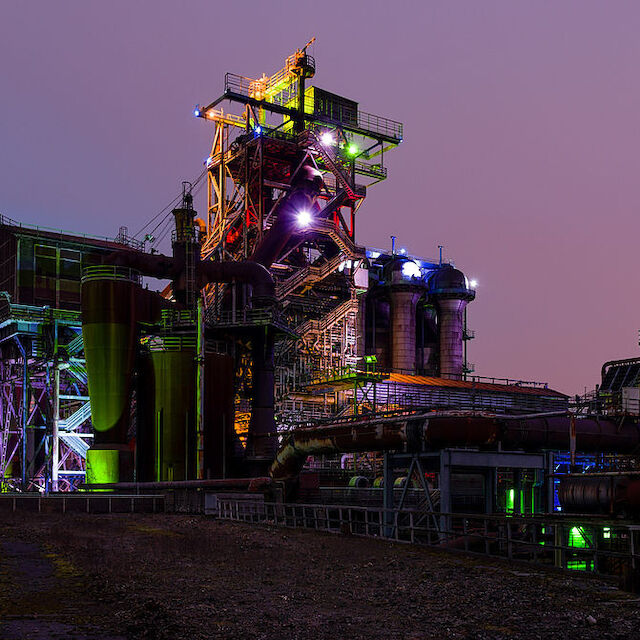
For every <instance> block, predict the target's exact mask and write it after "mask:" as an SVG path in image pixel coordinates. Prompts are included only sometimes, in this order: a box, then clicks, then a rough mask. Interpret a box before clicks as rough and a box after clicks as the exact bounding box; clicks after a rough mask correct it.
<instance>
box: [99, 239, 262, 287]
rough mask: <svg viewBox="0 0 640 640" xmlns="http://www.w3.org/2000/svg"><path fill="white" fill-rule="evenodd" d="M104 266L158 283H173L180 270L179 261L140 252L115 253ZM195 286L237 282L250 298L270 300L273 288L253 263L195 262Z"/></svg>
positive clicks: (259, 268) (258, 265)
mask: <svg viewBox="0 0 640 640" xmlns="http://www.w3.org/2000/svg"><path fill="white" fill-rule="evenodd" d="M106 262H107V263H108V264H114V265H117V266H125V267H130V268H131V269H135V270H136V271H139V272H140V273H141V274H142V275H144V276H149V277H152V278H159V279H166V278H169V279H174V278H176V277H177V276H178V275H179V272H180V271H181V270H182V266H183V265H182V264H181V262H180V261H177V260H175V259H174V258H170V257H169V256H165V255H162V254H156V255H152V254H149V253H142V252H141V251H127V250H124V251H116V252H114V253H112V254H111V255H110V256H109V257H108V258H107V259H106ZM196 271H197V272H198V276H199V278H198V280H199V281H198V286H199V288H200V289H201V288H202V287H204V286H205V285H207V284H209V283H210V282H231V281H232V280H237V281H238V282H243V283H246V284H251V285H253V289H254V296H256V297H258V298H273V297H274V296H275V287H274V282H273V278H272V277H271V274H270V273H269V271H268V270H267V269H266V268H265V267H263V266H262V265H260V264H257V263H256V262H248V261H246V262H210V261H206V262H199V263H198V264H197V265H196Z"/></svg>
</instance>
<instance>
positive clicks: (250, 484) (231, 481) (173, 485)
mask: <svg viewBox="0 0 640 640" xmlns="http://www.w3.org/2000/svg"><path fill="white" fill-rule="evenodd" d="M272 484H273V480H272V479H271V478H219V479H214V480H177V481H174V482H114V483H102V484H89V483H85V484H81V485H80V488H81V489H89V490H92V491H136V492H139V491H162V490H166V489H246V490H247V491H261V490H262V489H265V488H267V487H269V486H271V485H272Z"/></svg>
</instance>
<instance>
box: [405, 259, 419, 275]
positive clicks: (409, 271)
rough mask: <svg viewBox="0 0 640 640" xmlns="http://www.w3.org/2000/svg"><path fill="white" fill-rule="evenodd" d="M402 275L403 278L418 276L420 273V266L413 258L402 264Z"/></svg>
mask: <svg viewBox="0 0 640 640" xmlns="http://www.w3.org/2000/svg"><path fill="white" fill-rule="evenodd" d="M402 275H403V276H404V277H405V278H419V277H420V276H421V275H422V271H420V267H419V266H418V265H417V264H416V263H415V262H414V261H413V260H407V262H405V263H404V264H403V265H402Z"/></svg>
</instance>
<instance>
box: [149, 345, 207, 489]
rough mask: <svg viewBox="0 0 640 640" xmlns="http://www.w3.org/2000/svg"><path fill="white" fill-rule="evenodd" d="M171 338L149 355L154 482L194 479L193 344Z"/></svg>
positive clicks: (194, 366)
mask: <svg viewBox="0 0 640 640" xmlns="http://www.w3.org/2000/svg"><path fill="white" fill-rule="evenodd" d="M173 340H175V341H176V342H175V343H169V342H168V340H164V341H160V340H159V341H158V344H156V345H154V346H152V348H151V355H150V359H151V369H152V372H153V415H152V420H153V423H152V424H153V429H154V435H155V437H154V443H155V456H154V458H155V470H154V478H155V480H156V481H171V480H191V479H195V458H196V456H195V436H196V434H195V396H196V389H195V384H196V364H195V357H196V351H195V344H194V340H193V338H190V339H189V338H177V339H176V338H173Z"/></svg>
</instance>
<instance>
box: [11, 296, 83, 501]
mask: <svg viewBox="0 0 640 640" xmlns="http://www.w3.org/2000/svg"><path fill="white" fill-rule="evenodd" d="M0 349H1V350H2V358H1V359H0V420H1V424H0V427H1V428H0V490H1V491H13V490H17V491H49V490H53V491H70V490H73V489H75V488H76V487H77V485H78V484H79V483H80V482H83V481H84V476H85V458H86V451H87V449H88V446H89V444H90V440H91V438H92V437H93V434H92V431H91V407H90V404H89V395H88V389H87V374H86V369H85V362H84V358H83V343H82V334H81V321H80V313H79V312H75V311H61V310H53V309H50V308H48V307H31V306H26V305H17V304H9V303H7V304H5V305H3V309H2V318H1V322H0Z"/></svg>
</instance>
